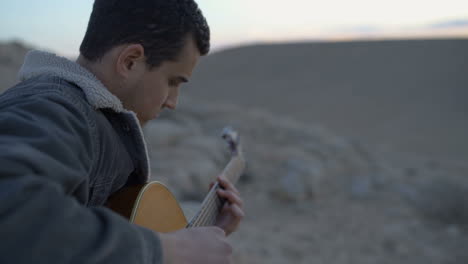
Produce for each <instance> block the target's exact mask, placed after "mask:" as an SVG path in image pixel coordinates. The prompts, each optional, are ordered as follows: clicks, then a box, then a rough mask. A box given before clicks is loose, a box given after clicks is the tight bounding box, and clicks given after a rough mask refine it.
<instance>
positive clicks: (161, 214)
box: [106, 182, 188, 233]
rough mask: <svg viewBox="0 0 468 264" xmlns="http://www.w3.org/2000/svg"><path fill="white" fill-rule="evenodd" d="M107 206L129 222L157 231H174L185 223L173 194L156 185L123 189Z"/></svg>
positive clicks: (110, 199) (160, 185)
mask: <svg viewBox="0 0 468 264" xmlns="http://www.w3.org/2000/svg"><path fill="white" fill-rule="evenodd" d="M106 206H107V207H109V208H110V209H112V210H113V211H115V212H117V213H118V214H120V215H122V216H124V217H125V218H127V219H129V221H130V222H132V223H134V224H137V225H140V226H143V227H146V228H148V229H151V230H153V231H156V232H161V233H167V232H173V231H177V230H180V229H183V228H185V227H187V224H188V223H187V219H186V217H185V215H184V212H183V211H182V209H181V207H180V206H179V203H178V202H177V200H176V199H175V197H174V195H173V194H172V193H171V192H170V191H169V189H168V188H167V187H166V186H164V185H163V184H162V183H159V182H150V183H148V184H145V185H135V186H131V187H127V188H125V189H122V190H121V191H118V192H116V193H115V194H113V195H112V196H111V197H110V198H109V200H108V201H107V204H106Z"/></svg>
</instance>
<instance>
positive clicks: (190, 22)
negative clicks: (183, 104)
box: [0, 0, 244, 264]
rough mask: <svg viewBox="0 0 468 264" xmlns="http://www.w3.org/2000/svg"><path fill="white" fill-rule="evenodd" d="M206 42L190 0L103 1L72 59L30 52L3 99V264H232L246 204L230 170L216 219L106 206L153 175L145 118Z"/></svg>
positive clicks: (174, 92) (164, 102) (185, 75)
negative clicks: (133, 213) (138, 213)
mask: <svg viewBox="0 0 468 264" xmlns="http://www.w3.org/2000/svg"><path fill="white" fill-rule="evenodd" d="M208 50H209V28H208V25H207V23H206V21H205V18H204V17H203V15H202V13H201V11H200V10H199V9H198V6H197V4H196V3H195V2H194V1H193V0H96V1H95V3H94V6H93V12H92V14H91V18H90V21H89V25H88V30H87V32H86V35H85V37H84V40H83V43H82V45H81V48H80V56H79V58H78V60H77V61H76V62H72V61H69V60H67V59H65V58H61V57H57V56H55V55H53V54H49V53H45V52H40V51H32V52H30V53H29V54H28V55H27V57H26V59H25V63H24V65H23V67H22V69H21V70H20V73H19V76H20V79H21V80H22V82H21V83H19V84H18V85H16V86H15V87H12V88H10V89H9V90H7V91H6V92H5V93H4V94H2V95H1V96H0V237H1V239H2V242H1V244H0V263H113V264H116V263H125V264H129V263H195V264H196V263H229V259H230V254H231V251H232V250H231V246H230V245H229V243H228V242H227V241H226V235H228V234H230V233H231V232H233V231H235V230H236V229H237V226H238V224H239V222H240V221H241V219H242V217H243V214H244V213H243V211H242V200H241V198H240V196H239V193H238V191H237V190H236V189H235V187H234V186H232V185H231V184H230V183H229V182H227V181H226V180H224V179H219V181H220V183H221V185H222V186H223V187H224V190H220V191H219V195H220V196H221V197H223V198H225V199H226V200H227V201H228V203H227V205H226V206H225V207H224V208H223V211H222V214H221V216H220V217H219V219H218V223H217V227H205V228H192V229H185V230H181V231H178V232H175V233H169V234H157V233H156V232H153V231H151V230H148V229H145V228H143V227H139V226H136V225H133V224H130V223H128V222H127V221H126V220H125V219H123V218H121V217H120V216H118V215H117V214H115V213H113V212H112V211H110V210H109V209H107V208H105V207H103V206H102V205H103V204H104V203H105V202H106V199H107V198H108V197H109V195H110V194H112V193H113V192H115V191H116V190H118V189H120V188H122V187H123V186H126V185H130V184H135V183H144V182H146V181H148V178H149V175H150V171H149V165H148V158H147V153H146V147H145V142H144V139H143V137H142V133H141V127H140V126H142V125H144V124H145V123H146V122H148V121H149V120H151V119H154V118H156V117H157V116H158V114H159V113H160V112H161V110H162V109H163V108H169V109H175V108H176V105H177V98H178V95H179V88H180V85H181V84H182V83H184V82H187V81H188V80H189V78H190V77H191V74H192V71H193V69H194V67H195V65H196V64H197V61H198V59H199V57H200V56H202V55H205V54H207V53H208ZM156 174H157V172H156Z"/></svg>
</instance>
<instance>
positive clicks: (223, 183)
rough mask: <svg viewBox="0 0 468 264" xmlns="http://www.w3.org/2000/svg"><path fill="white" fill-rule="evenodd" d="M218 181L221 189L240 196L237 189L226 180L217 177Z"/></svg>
mask: <svg viewBox="0 0 468 264" xmlns="http://www.w3.org/2000/svg"><path fill="white" fill-rule="evenodd" d="M218 181H219V184H220V185H221V187H223V188H224V189H225V190H231V191H233V192H235V193H236V194H237V195H240V193H239V191H238V190H237V188H236V187H235V186H234V184H232V183H231V182H230V181H228V180H227V179H226V178H224V177H221V176H218Z"/></svg>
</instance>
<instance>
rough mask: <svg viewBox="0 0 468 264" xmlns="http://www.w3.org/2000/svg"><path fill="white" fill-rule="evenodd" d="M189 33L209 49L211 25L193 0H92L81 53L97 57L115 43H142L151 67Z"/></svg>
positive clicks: (174, 51)
mask: <svg viewBox="0 0 468 264" xmlns="http://www.w3.org/2000/svg"><path fill="white" fill-rule="evenodd" d="M188 36H192V37H193V38H194V40H195V42H196V44H197V47H198V50H199V51H200V54H201V55H206V54H207V53H208V52H209V50H210V28H209V26H208V24H207V22H206V19H205V17H204V16H203V14H202V12H201V10H200V8H199V7H198V5H197V3H195V1H194V0H95V1H94V6H93V11H92V13H91V17H90V19H89V24H88V29H87V31H86V34H85V37H84V39H83V42H82V43H81V46H80V53H81V54H82V55H83V56H84V57H85V58H86V59H88V60H90V61H97V60H99V59H101V58H102V57H103V56H104V54H105V53H106V52H108V51H109V50H111V49H112V48H114V47H116V46H118V45H122V44H141V45H142V46H143V47H144V49H145V56H146V58H147V64H148V66H149V67H150V68H153V67H158V66H159V65H160V64H161V63H162V62H164V61H171V60H175V59H176V58H177V56H178V54H179V52H180V51H181V50H182V48H183V46H184V44H185V41H186V39H187V37H188Z"/></svg>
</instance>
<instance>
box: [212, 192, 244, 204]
mask: <svg viewBox="0 0 468 264" xmlns="http://www.w3.org/2000/svg"><path fill="white" fill-rule="evenodd" d="M217 193H218V195H219V196H220V197H222V198H224V199H226V200H228V202H229V203H230V204H237V205H238V206H239V207H243V206H244V202H243V201H242V199H241V198H240V197H239V196H238V195H237V194H236V193H234V192H233V191H231V190H223V189H218V191H217Z"/></svg>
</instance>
